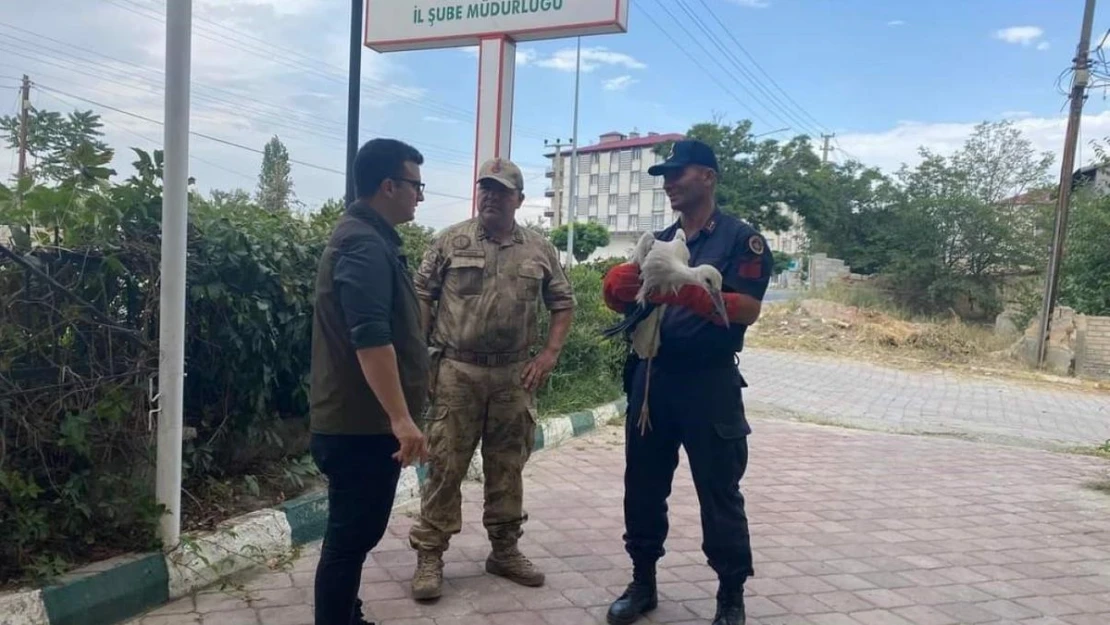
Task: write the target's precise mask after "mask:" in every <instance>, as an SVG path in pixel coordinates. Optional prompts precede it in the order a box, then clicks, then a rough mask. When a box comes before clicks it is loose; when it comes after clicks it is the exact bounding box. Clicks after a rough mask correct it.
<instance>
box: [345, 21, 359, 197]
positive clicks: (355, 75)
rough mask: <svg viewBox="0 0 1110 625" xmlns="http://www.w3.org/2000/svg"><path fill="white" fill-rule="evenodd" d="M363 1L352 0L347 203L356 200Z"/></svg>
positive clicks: (348, 74) (348, 77)
mask: <svg viewBox="0 0 1110 625" xmlns="http://www.w3.org/2000/svg"><path fill="white" fill-rule="evenodd" d="M362 2H363V0H351V43H350V46H351V49H350V60H349V62H348V68H347V167H346V171H347V203H348V204H350V203H351V202H354V201H355V171H354V167H355V155H356V154H358V110H359V106H361V104H360V95H361V92H360V89H361V85H362V8H363V7H362Z"/></svg>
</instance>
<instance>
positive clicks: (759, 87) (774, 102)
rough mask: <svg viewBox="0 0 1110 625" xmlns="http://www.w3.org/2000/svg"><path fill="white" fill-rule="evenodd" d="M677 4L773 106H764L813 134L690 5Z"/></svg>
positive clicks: (791, 124) (806, 124) (679, 2)
mask: <svg viewBox="0 0 1110 625" xmlns="http://www.w3.org/2000/svg"><path fill="white" fill-rule="evenodd" d="M677 4H678V7H679V9H681V10H682V11H683V12H684V13H685V14H686V15H687V16H688V17H689V18H690V20H691V21H692V22H694V25H695V28H697V29H698V30H700V31H701V32H702V33H704V34H705V35H706V36H708V38H709V39H710V40H711V42H712V43H713V45H714V46H715V47H716V48H717V50H718V51H720V52H721V54H722V55H723V56H725V57H726V58H727V59H728V60H730V61H731V62H732V65H733V66H734V67H735V68H736V69H737V70H739V72H740V73H741V74H743V75H744V77H745V78H747V79H748V81H749V82H750V83H751V85H752V86H754V87H755V89H756V90H757V91H759V92H760V93H761V94H763V95H764V96H765V97H766V98H767V100H768V101H770V102H771V103H772V106H767V105H764V108H766V109H767V110H770V111H772V112H774V113H775V114H776V116H777V117H778V118H779V119H781V120H782V121H784V122H786V124H787V125H789V126H795V127H797V128H798V129H800V130H803V131H805V132H807V133H809V134H812V132H811V129H809V128H808V126H809V123H808V122H806V121H805V120H803V119H801V118H800V117H799V116H798V115H796V114H795V113H794V112H793V111H792V110H790V107H789V106H788V105H786V104H784V103H783V102H782V100H780V99H779V98H778V96H776V95H775V94H773V93H771V92H770V91H768V90H767V88H766V87H764V86H763V85H762V84H760V81H759V79H758V78H757V77H756V76H755V75H754V74H753V73H752V72H751V71H749V70H748V68H746V67H745V66H744V64H743V63H742V62H741V61H740V59H739V57H737V56H736V55H735V54H733V53H732V51H731V50H728V49H727V48H726V47H725V45H724V43H723V42H722V41H721V40H720V39H719V38H718V37H717V35H715V34H714V33H713V32H711V31H710V30H709V28H708V27H707V26H706V25H705V23H704V22H702V20H701V18H700V17H698V16H697V15H696V14H695V13H694V12H693V11H691V10H690V7H689V6H688V5H687V4H686V3H685V2H684V1H683V0H679V1H678V2H677ZM706 8H707V9H708V7H706ZM718 23H719V20H718ZM749 93H750V92H749ZM753 95H754V94H753ZM774 107H777V108H774ZM779 111H781V112H782V113H783V114H785V115H787V116H788V117H789V119H786V118H783V117H782V116H781V115H778V112H779ZM816 134H820V133H816Z"/></svg>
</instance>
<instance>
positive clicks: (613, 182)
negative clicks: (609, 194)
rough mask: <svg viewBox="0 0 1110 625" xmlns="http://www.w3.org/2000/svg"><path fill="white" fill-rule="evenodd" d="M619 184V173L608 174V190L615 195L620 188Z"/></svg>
mask: <svg viewBox="0 0 1110 625" xmlns="http://www.w3.org/2000/svg"><path fill="white" fill-rule="evenodd" d="M620 184H621V175H620V174H619V173H618V174H609V188H610V189H612V190H613V192H614V193H616V192H617V189H619V188H620Z"/></svg>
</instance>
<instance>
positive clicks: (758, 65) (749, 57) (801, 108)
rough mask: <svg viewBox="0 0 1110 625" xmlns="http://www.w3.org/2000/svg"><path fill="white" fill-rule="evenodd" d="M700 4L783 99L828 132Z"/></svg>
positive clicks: (717, 19)
mask: <svg viewBox="0 0 1110 625" xmlns="http://www.w3.org/2000/svg"><path fill="white" fill-rule="evenodd" d="M698 2H700V3H701V5H702V6H703V7H704V8H705V11H706V12H707V13H709V15H710V16H711V17H712V18H713V19H714V20H715V21H716V22H717V25H718V26H720V27H721V30H723V31H724V33H725V34H726V35H728V37H729V38H730V39H732V42H733V43H735V44H736V47H737V48H739V49H740V51H741V52H743V53H744V56H746V57H748V60H750V61H751V62H752V65H754V66H755V68H756V69H758V70H759V72H760V73H761V74H763V75H764V76H765V77H766V78H767V81H768V82H770V83H771V86H773V87H775V88H776V89H778V91H779V92H780V93H781V94H782V95H783V97H785V98H786V99H787V100H788V101H789V102H790V103H791V104H793V105H794V106H795V107H797V109H798V110H799V111H800V112H801V114H802V115H804V116H805V117H806V118H808V119H809V120H810V121H812V122H813V124H814V125H816V126H817V127H818V128H819V129H821V130H823V131H826V132H827V131H828V128H826V127H825V126H824V125H823V124H821V122H819V121H817V118H815V117H814V116H813V115H810V114H809V112H808V111H806V109H805V108H804V107H803V106H802V105H800V104H798V103H797V102H796V101H795V100H794V98H791V97H790V94H789V93H787V92H786V90H784V89H783V88H782V86H780V85H779V83H778V82H776V81H775V79H774V77H772V76H771V75H770V74H768V73H767V72H766V71H765V70H764V69H763V67H762V66H761V65H760V64H759V62H758V61H756V60H755V58H754V57H752V55H751V54H749V53H748V50H747V49H746V48H745V47H744V45H743V44H741V43H740V40H739V39H737V38H736V35H734V34H733V33H732V31H731V30H730V29H729V28H727V27H726V26H725V25H724V23H723V22H722V21H721V18H720V17H718V16H717V13H716V12H715V11H714V10H713V9H711V8H709V5H708V4H706V2H705V0H698Z"/></svg>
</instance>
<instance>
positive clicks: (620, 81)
mask: <svg viewBox="0 0 1110 625" xmlns="http://www.w3.org/2000/svg"><path fill="white" fill-rule="evenodd" d="M637 82H639V81H638V80H636V79H635V78H633V77H631V76H628V75H625V76H617V77H616V78H610V79H609V80H606V81H605V82H604V83H602V87H603V88H604V89H605V90H606V91H623V90H625V89H627V88H629V87H631V86H632V85H634V84H636V83H637Z"/></svg>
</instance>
